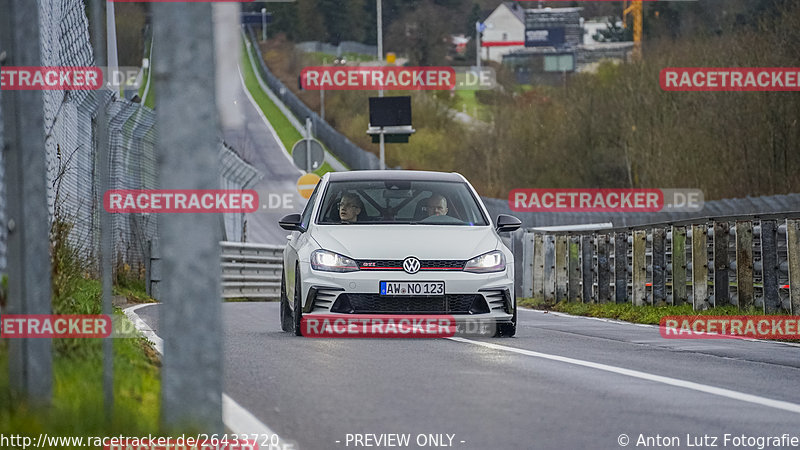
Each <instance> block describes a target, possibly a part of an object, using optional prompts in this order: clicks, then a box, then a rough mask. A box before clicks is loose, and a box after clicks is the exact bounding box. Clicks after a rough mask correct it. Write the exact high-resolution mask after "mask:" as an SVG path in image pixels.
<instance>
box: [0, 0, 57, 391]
mask: <svg viewBox="0 0 800 450" xmlns="http://www.w3.org/2000/svg"><path fill="white" fill-rule="evenodd" d="M38 23H39V6H38V3H37V2H32V1H30V0H0V64H2V65H3V66H28V67H40V66H41V65H42V54H41V50H40V48H39V39H40V35H39V27H38V26H33V25H31V24H38ZM0 95H1V96H2V110H3V111H4V112H5V113H4V114H3V122H4V124H3V125H4V126H3V133H4V140H5V142H0V147H2V151H3V154H4V159H5V164H6V171H5V174H6V187H7V189H8V192H7V193H6V198H7V199H8V209H7V210H6V211H7V222H6V227H7V229H8V294H9V300H8V310H7V311H6V312H7V313H8V314H51V313H52V306H51V305H52V300H51V292H50V245H49V243H50V238H49V237H50V230H49V225H50V220H49V218H48V213H47V162H46V160H45V151H44V149H45V140H44V129H45V126H44V98H43V95H42V91H38V90H32V91H13V90H8V91H2V92H0ZM8 346H9V357H8V370H9V387H10V388H11V392H12V393H14V394H16V395H19V396H21V397H22V398H23V399H25V400H28V401H29V402H30V403H33V404H38V405H41V406H46V405H49V404H50V402H51V400H52V393H53V354H52V346H53V340H52V339H51V338H37V339H9V343H8Z"/></svg>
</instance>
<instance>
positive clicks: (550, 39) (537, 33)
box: [525, 28, 566, 47]
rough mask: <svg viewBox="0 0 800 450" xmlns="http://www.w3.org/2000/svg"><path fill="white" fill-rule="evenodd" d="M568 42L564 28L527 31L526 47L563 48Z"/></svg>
mask: <svg viewBox="0 0 800 450" xmlns="http://www.w3.org/2000/svg"><path fill="white" fill-rule="evenodd" d="M565 42H566V31H565V29H564V28H534V29H530V30H525V47H563V46H564V43H565Z"/></svg>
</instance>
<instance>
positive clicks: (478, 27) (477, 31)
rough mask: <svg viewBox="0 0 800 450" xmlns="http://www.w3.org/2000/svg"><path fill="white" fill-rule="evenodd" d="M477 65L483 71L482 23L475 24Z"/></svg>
mask: <svg viewBox="0 0 800 450" xmlns="http://www.w3.org/2000/svg"><path fill="white" fill-rule="evenodd" d="M475 65H476V66H477V67H478V70H480V69H481V23H480V22H475Z"/></svg>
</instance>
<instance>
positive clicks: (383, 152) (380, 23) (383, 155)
mask: <svg viewBox="0 0 800 450" xmlns="http://www.w3.org/2000/svg"><path fill="white" fill-rule="evenodd" d="M377 2H378V4H377V7H376V9H377V16H378V61H379V63H380V65H381V66H383V7H382V5H381V4H382V3H383V2H382V0H377ZM378 97H383V89H380V90H378ZM380 149H381V151H380V155H381V166H380V169H381V170H386V143H385V141H384V138H383V132H382V131H381V137H380Z"/></svg>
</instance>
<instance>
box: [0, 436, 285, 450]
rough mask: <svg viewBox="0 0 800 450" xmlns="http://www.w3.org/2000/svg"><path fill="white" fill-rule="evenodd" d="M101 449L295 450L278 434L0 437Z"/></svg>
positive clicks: (22, 445)
mask: <svg viewBox="0 0 800 450" xmlns="http://www.w3.org/2000/svg"><path fill="white" fill-rule="evenodd" d="M75 447H86V448H102V449H103V450H128V449H136V450H189V449H192V450H259V449H263V450H296V448H295V447H294V445H291V444H286V443H285V442H281V441H280V439H279V437H278V435H266V434H210V435H209V434H202V433H201V434H196V435H191V436H187V435H180V436H173V437H164V436H153V435H149V436H146V437H125V436H57V435H50V434H47V433H41V434H39V435H38V436H35V435H34V436H28V435H24V434H0V448H14V449H23V450H25V449H28V448H47V449H53V448H75Z"/></svg>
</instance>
